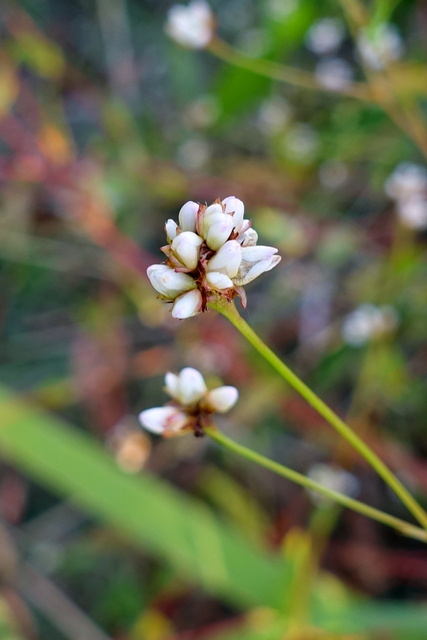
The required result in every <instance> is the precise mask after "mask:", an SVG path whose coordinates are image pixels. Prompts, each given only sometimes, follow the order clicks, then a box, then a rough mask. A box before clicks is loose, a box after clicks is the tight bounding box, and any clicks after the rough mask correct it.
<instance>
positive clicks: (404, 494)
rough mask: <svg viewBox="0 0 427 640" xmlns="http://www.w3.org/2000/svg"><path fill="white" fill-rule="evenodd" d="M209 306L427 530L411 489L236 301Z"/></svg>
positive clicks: (422, 510) (423, 516)
mask: <svg viewBox="0 0 427 640" xmlns="http://www.w3.org/2000/svg"><path fill="white" fill-rule="evenodd" d="M210 306H211V307H212V308H213V309H216V310H217V311H219V312H220V313H222V315H224V316H225V317H226V318H227V320H229V321H230V322H231V323H232V324H233V325H234V326H235V327H236V329H238V330H239V331H240V333H241V334H242V335H243V336H244V337H245V338H246V339H247V340H248V342H250V344H251V345H252V346H253V347H254V348H255V349H256V350H257V351H258V352H259V353H260V354H261V355H262V356H263V358H265V360H267V362H268V363H269V364H270V365H271V366H272V367H273V368H274V369H275V370H276V371H277V372H278V373H279V374H280V375H281V376H282V378H283V379H284V380H286V382H287V383H288V384H290V385H291V387H293V388H294V389H295V390H296V391H297V392H298V393H299V394H300V395H301V396H302V397H303V398H305V400H306V401H307V402H308V403H309V404H310V405H311V406H312V407H313V408H314V409H315V410H316V411H317V412H318V413H319V414H320V415H321V416H322V417H323V418H325V420H326V421H327V422H329V424H330V425H331V426H332V427H333V428H334V429H335V430H336V431H338V433H339V434H340V435H341V436H342V437H343V438H345V440H347V442H348V443H349V444H350V445H351V446H352V447H354V449H356V451H358V452H359V453H360V455H361V456H362V457H363V458H364V459H365V460H366V461H367V462H368V463H369V464H370V465H371V467H373V468H374V469H375V471H376V472H377V473H378V475H379V476H381V478H382V479H383V480H384V482H386V483H387V484H388V486H389V487H390V488H391V489H392V490H393V491H394V492H395V494H396V495H397V496H398V497H399V498H400V499H401V501H402V502H403V504H404V505H405V506H406V507H407V509H408V510H409V511H410V512H411V513H412V515H413V516H414V517H415V518H416V519H417V520H418V522H419V523H420V524H421V525H422V526H423V527H424V528H425V529H426V530H427V513H426V512H425V511H424V509H423V508H422V507H421V506H420V505H419V504H418V502H417V501H416V500H415V498H413V496H412V495H411V494H410V493H409V491H408V490H407V489H406V488H405V487H404V486H403V484H402V483H401V482H400V481H399V480H398V479H397V478H396V476H395V475H394V474H393V473H392V472H391V471H390V469H388V467H387V466H386V465H385V464H384V462H383V461H382V460H381V459H380V458H379V457H378V456H377V454H376V453H374V451H372V449H371V448H370V447H369V446H368V445H367V444H365V442H364V441H363V440H362V439H361V438H359V436H358V435H357V434H356V433H354V431H352V429H351V428H350V427H349V426H348V425H347V424H346V423H345V422H344V421H343V420H342V419H341V418H340V417H339V416H338V415H337V414H336V413H335V412H334V411H332V409H330V408H329V407H328V405H327V404H325V403H324V402H323V400H321V399H320V398H319V396H317V395H316V394H315V393H314V391H312V390H311V389H310V388H309V387H308V386H307V385H306V384H305V383H304V382H303V381H302V380H301V379H300V378H298V376H297V375H295V373H293V371H291V369H289V367H287V366H286V365H285V363H284V362H282V360H280V358H278V357H277V356H276V354H275V353H273V351H272V350H271V349H270V348H269V347H267V345H266V344H265V343H264V342H263V341H262V340H261V338H259V337H258V335H257V334H256V333H255V331H254V330H253V329H251V327H250V326H249V325H248V324H247V322H245V320H244V319H243V318H242V317H241V316H240V314H239V312H238V311H237V309H236V307H235V305H234V303H233V302H231V303H230V302H228V301H226V300H218V301H216V302H211V303H210Z"/></svg>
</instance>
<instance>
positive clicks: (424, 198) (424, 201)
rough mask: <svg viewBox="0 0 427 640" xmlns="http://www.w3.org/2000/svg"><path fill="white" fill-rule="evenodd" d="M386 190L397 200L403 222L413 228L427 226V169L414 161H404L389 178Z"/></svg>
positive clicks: (398, 210)
mask: <svg viewBox="0 0 427 640" xmlns="http://www.w3.org/2000/svg"><path fill="white" fill-rule="evenodd" d="M384 190H385V192H386V194H387V195H388V196H390V197H391V198H393V199H394V200H396V204H397V213H398V215H399V217H400V219H401V221H402V223H403V224H405V225H406V226H408V227H410V228H412V229H425V228H426V227H427V169H426V168H425V167H423V166H421V165H418V164H415V163H412V162H402V163H401V164H399V165H398V166H397V167H396V168H395V170H394V171H393V173H392V174H391V175H390V176H389V177H388V178H387V180H386V182H385V184H384Z"/></svg>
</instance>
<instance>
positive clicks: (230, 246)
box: [207, 240, 242, 278]
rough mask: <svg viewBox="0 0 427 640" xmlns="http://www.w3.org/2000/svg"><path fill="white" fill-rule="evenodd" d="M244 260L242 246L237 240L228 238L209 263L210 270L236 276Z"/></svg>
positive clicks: (230, 276)
mask: <svg viewBox="0 0 427 640" xmlns="http://www.w3.org/2000/svg"><path fill="white" fill-rule="evenodd" d="M241 262H242V247H241V246H240V244H239V243H238V242H237V240H228V242H226V243H225V244H223V245H222V247H221V248H220V249H219V250H218V252H217V253H216V254H215V255H214V257H213V258H211V259H210V260H209V262H208V264H207V270H208V271H217V272H219V273H224V274H225V275H227V276H228V277H229V278H234V276H235V275H236V274H237V272H238V270H239V267H240V263H241Z"/></svg>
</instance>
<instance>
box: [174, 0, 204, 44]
mask: <svg viewBox="0 0 427 640" xmlns="http://www.w3.org/2000/svg"><path fill="white" fill-rule="evenodd" d="M214 22H215V21H214V16H213V13H212V11H211V9H210V7H209V5H208V4H207V2H205V1H204V0H193V1H192V2H190V4H189V5H188V6H187V7H186V6H184V5H181V4H175V5H174V6H173V7H171V9H170V10H169V13H168V20H167V23H166V33H167V34H168V35H169V36H170V37H171V38H173V40H175V41H176V42H178V43H179V44H181V45H183V46H184V47H189V48H190V49H203V47H206V45H208V44H209V42H210V41H211V40H212V37H213V35H214Z"/></svg>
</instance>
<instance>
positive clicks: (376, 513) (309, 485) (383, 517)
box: [204, 427, 427, 542]
mask: <svg viewBox="0 0 427 640" xmlns="http://www.w3.org/2000/svg"><path fill="white" fill-rule="evenodd" d="M204 432H205V434H206V435H207V436H209V438H211V440H214V441H215V442H217V443H218V444H220V445H221V446H222V447H224V448H225V449H228V450H229V451H232V452H233V453H237V454H238V455H240V456H241V457H243V458H246V459H247V460H251V461H252V462H255V463H256V464H259V465H260V466H261V467H265V468H266V469H269V470H270V471H272V472H273V473H277V474H278V475H279V476H282V477H283V478H287V479H288V480H291V481H292V482H296V483H297V484H299V485H301V486H302V487H304V488H305V489H310V490H312V491H317V492H318V493H320V494H321V495H323V496H325V497H326V498H329V499H330V500H334V501H335V502H338V503H339V504H340V505H342V506H343V507H348V508H349V509H353V511H357V512H358V513H361V514H363V515H364V516H366V517H368V518H372V519H373V520H376V521H377V522H381V523H382V524H385V525H387V526H389V527H392V528H393V529H396V530H397V531H399V532H400V533H402V534H403V535H405V536H409V537H410V538H415V539H416V540H423V541H424V542H427V532H426V531H424V529H421V528H420V527H417V526H415V525H412V524H410V523H409V522H405V521H404V520H401V519H400V518H395V517H394V516H391V515H389V514H388V513H384V511H380V510H379V509H375V508H374V507H370V506H369V505H367V504H364V503H363V502H359V500H354V498H349V497H348V496H346V495H344V494H343V493H339V492H338V491H334V490H333V489H328V487H325V486H324V485H321V484H319V483H318V482H315V481H314V480H311V478H307V477H306V476H304V475H303V474H302V473H298V472H297V471H293V470H292V469H289V468H288V467H285V466H284V465H282V464H279V463H278V462H274V461H273V460H270V459H269V458H266V457H264V456H262V455H261V454H259V453H256V451H252V449H248V448H247V447H244V446H243V445H241V444H238V443H237V442H234V440H231V439H230V438H228V437H227V436H225V435H224V434H223V433H221V431H218V429H216V428H215V427H205V429H204Z"/></svg>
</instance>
